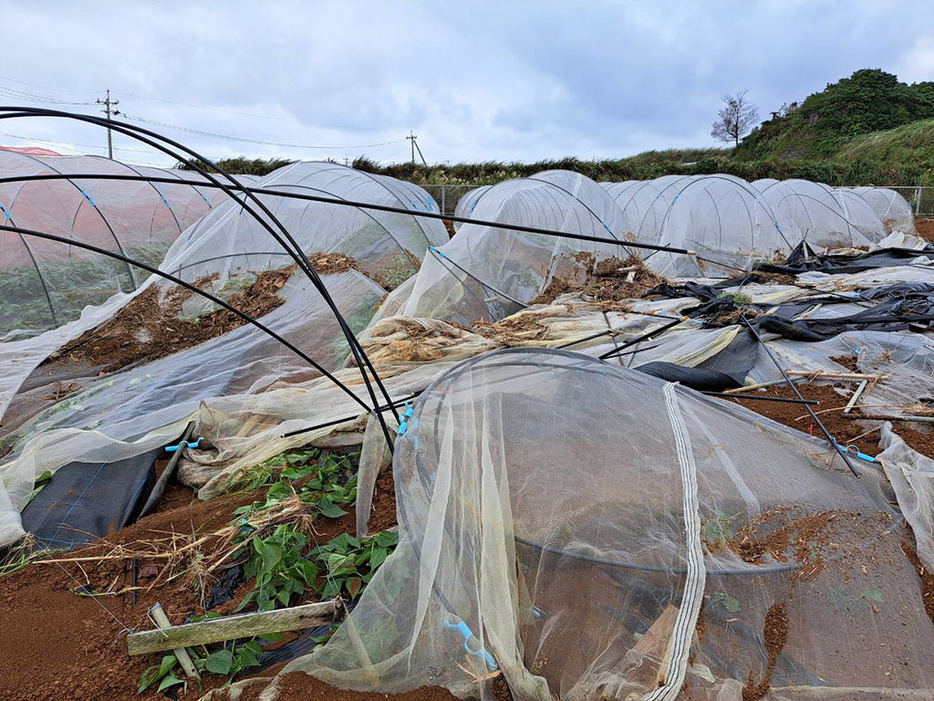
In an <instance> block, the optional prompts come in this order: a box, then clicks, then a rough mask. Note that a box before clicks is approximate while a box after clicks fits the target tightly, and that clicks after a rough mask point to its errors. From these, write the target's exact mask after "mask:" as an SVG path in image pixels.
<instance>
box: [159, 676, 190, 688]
mask: <svg viewBox="0 0 934 701" xmlns="http://www.w3.org/2000/svg"><path fill="white" fill-rule="evenodd" d="M184 683H185V680H184V679H179V678H178V677H176V676H175V675H174V674H170V675H169V676H167V677H166V678H165V679H163V680H162V682H161V683H160V684H159V688H158V689H156V691H165V690H166V689H168V688H169V687H173V686H177V685H178V684H184Z"/></svg>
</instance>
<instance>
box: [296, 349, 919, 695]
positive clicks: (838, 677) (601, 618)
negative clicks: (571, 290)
mask: <svg viewBox="0 0 934 701" xmlns="http://www.w3.org/2000/svg"><path fill="white" fill-rule="evenodd" d="M620 426H623V427H625V429H624V430H620ZM663 427H664V428H663ZM620 455H626V456H628V458H627V462H625V463H623V464H622V465H621V464H620V462H619V456H620ZM581 456H587V460H586V461H582V460H581ZM831 456H832V451H831V450H830V449H829V447H828V446H826V444H823V443H819V442H817V441H816V440H815V439H813V438H811V437H809V436H807V435H806V434H802V433H799V432H797V431H792V430H788V429H787V428H785V427H784V426H780V425H778V424H774V423H773V422H771V421H769V420H767V419H763V417H761V416H760V415H758V414H754V413H752V412H750V411H747V410H745V409H742V408H738V407H736V406H733V405H728V404H724V403H722V402H719V401H716V400H712V399H709V398H705V397H702V396H701V395H699V394H697V393H694V392H692V391H690V390H685V389H683V388H677V387H674V386H673V385H671V384H667V383H664V382H662V381H660V380H657V379H655V378H651V377H647V376H645V375H642V374H640V373H637V372H634V371H629V370H626V369H623V368H618V367H612V366H610V365H608V364H606V363H601V362H600V361H598V360H595V359H593V358H590V357H587V356H583V355H580V354H575V353H569V352H563V351H549V350H544V349H534V350H533V349H509V350H503V351H494V352H492V353H488V354H484V355H482V356H478V357H476V358H474V359H471V360H469V361H466V362H464V363H462V364H459V365H458V366H457V367H455V368H454V369H452V370H449V371H447V372H445V373H444V374H443V375H441V376H440V377H439V378H438V379H437V380H436V381H435V382H434V383H433V384H432V385H431V386H430V387H429V389H428V390H426V391H425V392H424V393H423V394H422V396H421V397H420V398H419V400H418V401H417V403H416V406H415V411H414V415H413V416H412V418H411V419H410V420H409V422H408V430H407V431H405V433H404V434H403V436H402V437H401V438H400V440H399V443H398V446H397V451H396V454H395V459H394V468H393V470H394V477H395V483H396V485H397V487H396V488H397V497H398V500H399V510H400V511H399V513H400V523H401V524H403V525H404V526H405V529H404V531H403V534H402V538H401V542H400V546H399V548H398V549H397V551H396V553H395V554H394V555H393V556H392V557H391V558H390V559H389V560H387V562H386V564H385V565H384V566H383V568H382V569H381V570H380V571H379V572H378V573H377V575H376V576H375V577H374V579H373V580H372V582H371V583H370V585H369V587H368V588H367V590H366V591H365V593H364V595H363V598H362V599H361V601H360V603H359V604H358V606H357V608H356V609H355V610H354V612H353V613H352V614H351V615H350V617H349V619H348V620H347V622H345V624H344V626H342V628H341V629H339V630H338V632H337V633H336V634H335V636H334V638H332V640H331V642H329V643H328V645H326V646H325V647H323V648H321V649H319V650H318V651H317V652H315V653H314V654H312V655H310V656H309V657H307V658H302V659H299V660H297V661H295V662H293V663H291V664H290V665H289V667H287V668H286V670H285V673H288V672H289V671H298V670H300V671H305V672H307V673H309V674H312V675H314V676H317V677H319V678H322V679H324V680H325V681H327V682H329V683H332V684H335V685H337V686H341V687H349V688H354V689H359V690H364V689H373V688H378V689H379V690H380V691H382V692H393V691H402V690H406V689H412V688H415V687H416V686H420V685H423V684H426V683H431V684H439V683H440V684H443V685H445V686H448V687H449V688H450V689H452V690H453V691H455V693H461V694H467V693H473V694H478V693H479V694H480V695H481V698H485V697H486V696H485V695H484V694H486V693H489V691H488V690H487V691H485V692H484V691H481V689H480V687H481V686H482V683H477V682H476V679H482V678H483V677H485V676H487V675H489V673H490V672H491V671H492V669H493V668H492V666H491V662H490V658H489V657H487V655H486V653H489V654H490V655H492V658H493V660H494V661H495V664H496V666H497V667H498V669H500V670H501V671H502V673H503V674H504V675H505V676H506V679H507V681H508V682H509V685H510V688H511V690H512V691H513V694H514V696H516V698H540V699H548V698H552V695H556V696H557V697H558V698H562V699H586V698H594V697H596V696H599V695H600V694H601V693H603V694H605V695H606V696H607V697H620V698H624V697H625V698H628V696H627V694H629V693H640V694H651V693H652V692H653V690H655V695H652V696H649V698H672V699H673V698H682V696H680V695H679V694H680V692H681V690H682V688H683V689H684V691H685V693H686V694H687V698H713V696H708V694H713V695H714V696H716V693H717V692H718V691H720V690H723V689H725V688H727V687H730V686H732V688H733V693H734V694H737V696H736V698H739V695H738V694H739V688H740V687H743V686H744V685H746V686H748V687H749V688H754V687H757V686H758V685H759V684H760V683H763V682H764V683H765V685H766V688H768V687H769V686H771V687H772V688H773V689H775V690H776V693H779V694H781V695H782V696H781V697H782V698H784V693H786V692H787V693H788V694H789V696H788V698H802V699H804V698H817V697H818V696H815V695H812V694H811V693H809V692H808V689H813V693H814V694H818V693H820V690H821V689H825V690H826V691H832V690H833V689H839V690H840V694H842V695H839V696H831V695H828V694H826V693H825V694H824V695H823V696H820V698H850V697H849V696H847V694H848V693H853V694H858V696H859V698H865V699H877V698H879V699H881V698H888V697H889V696H891V695H893V694H894V695H896V696H898V695H899V694H902V696H899V697H903V698H918V699H920V698H925V696H924V695H925V694H929V693H930V692H931V690H932V688H934V667H932V665H931V662H930V660H929V659H928V657H927V656H926V655H925V654H924V652H923V651H924V650H925V649H927V646H929V645H930V644H931V643H934V626H932V623H931V620H930V619H929V618H928V617H927V615H926V613H925V611H924V605H923V602H922V598H921V597H922V593H921V587H920V583H919V582H918V579H917V575H916V573H915V571H914V568H913V566H912V565H911V563H910V562H909V561H908V560H907V558H906V557H905V555H904V553H903V552H902V550H901V547H900V539H901V532H902V524H903V521H902V517H901V515H900V513H899V512H898V510H897V509H895V508H893V507H892V506H891V505H890V498H889V494H890V492H888V491H887V486H886V484H885V476H884V475H883V474H882V472H881V470H880V469H879V468H878V467H875V466H870V465H868V464H865V463H860V464H859V470H860V477H861V479H859V480H856V479H854V478H853V477H852V476H851V475H850V473H849V472H848V471H847V469H846V468H845V467H844V466H843V465H842V462H841V461H840V460H839V459H834V460H833V462H832V463H831V465H830V467H829V469H828V466H827V465H826V464H825V463H824V461H825V460H827V459H829V458H830V457H831ZM556 465H560V466H561V469H555V466H556ZM679 465H680V469H679V468H678V466H679ZM673 467H674V469H672V468H673ZM620 470H622V473H621V472H620ZM692 511H693V513H692ZM795 533H798V534H799V535H795ZM513 541H515V545H513ZM750 541H751V543H752V545H749V543H750ZM756 544H758V545H756ZM808 544H809V545H808ZM757 548H761V549H757ZM695 555H696V556H698V557H699V558H700V559H699V560H697V561H694V562H693V564H692V558H693V557H694V556H695ZM928 555H929V556H930V553H928ZM691 592H694V593H693V594H691ZM867 592H869V593H868V594H867ZM692 597H693V598H692ZM701 608H702V613H701ZM400 611H405V612H411V613H407V614H406V615H400V614H399V612H400ZM778 619H781V620H782V621H783V623H782V625H783V627H784V634H783V636H782V640H781V644H780V646H779V648H778V649H777V650H775V649H774V648H773V647H770V646H771V645H772V641H771V640H770V638H769V636H770V635H772V634H773V633H774V631H771V630H770V626H771V625H772V624H773V623H774V621H775V620H778ZM390 620H392V621H394V623H393V625H391V626H390V625H389V621H390ZM698 620H701V621H703V623H698ZM584 621H586V625H585V624H583V622H584ZM462 624H463V626H462ZM458 626H461V629H459V628H458ZM695 626H697V627H698V631H700V627H701V626H703V630H704V632H703V633H702V634H701V633H700V632H699V635H700V638H699V641H698V642H697V643H696V644H694V645H693V646H692V645H691V644H690V640H691V636H692V635H693V633H694V629H695ZM869 630H871V631H873V632H872V634H871V635H867V631H869ZM679 631H680V632H679ZM354 636H359V639H358V640H357V641H354V640H353V637H354ZM679 636H680V637H681V639H682V641H683V642H684V645H683V646H682V648H681V652H680V653H677V654H681V655H682V656H683V659H681V666H680V667H679V666H678V660H677V659H675V658H674V656H671V655H669V656H666V655H665V649H666V648H667V647H668V645H669V643H670V642H671V641H672V640H674V639H678V638H679ZM465 637H466V638H468V639H466V640H465ZM465 643H466V644H467V651H468V653H469V654H467V655H465V654H464V647H465ZM880 644H881V645H883V647H884V648H885V659H887V660H899V664H897V665H894V666H892V665H882V666H880V665H877V664H874V662H875V660H876V655H877V652H876V650H877V648H878V646H879V645H880ZM360 645H362V646H363V647H362V649H361V647H360ZM362 650H365V653H363V652H362ZM689 654H690V659H691V662H690V664H688V662H687V660H688V656H689ZM361 655H362V656H361ZM451 660H460V665H461V668H460V669H459V668H458V667H457V666H454V665H452V664H451ZM767 661H768V662H769V664H768V665H767V664H766V662H767ZM462 670H463V671H462ZM685 670H690V671H688V673H687V674H686V675H685ZM376 679H378V686H373V684H374V683H375V680H376ZM666 681H668V682H669V683H668V684H667V685H666V684H665V682H666ZM683 684H686V686H682V685H683ZM659 685H662V686H663V688H664V687H666V686H667V687H669V688H668V689H667V690H664V691H659V690H657V687H658V686H659ZM723 693H727V694H728V693H729V692H727V691H724V692H723ZM744 693H745V692H744ZM695 694H696V695H695ZM728 697H729V698H733V696H730V695H728ZM640 698H641V697H640Z"/></svg>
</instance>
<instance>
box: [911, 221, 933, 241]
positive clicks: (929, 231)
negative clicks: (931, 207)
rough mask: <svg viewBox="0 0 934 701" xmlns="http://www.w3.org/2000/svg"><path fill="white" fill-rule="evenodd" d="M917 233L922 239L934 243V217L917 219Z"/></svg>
mask: <svg viewBox="0 0 934 701" xmlns="http://www.w3.org/2000/svg"><path fill="white" fill-rule="evenodd" d="M915 231H917V232H918V236H920V237H921V238H923V239H927V240H928V241H931V242H932V243H934V217H922V218H919V219H915Z"/></svg>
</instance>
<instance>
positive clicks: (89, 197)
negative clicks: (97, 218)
mask: <svg viewBox="0 0 934 701" xmlns="http://www.w3.org/2000/svg"><path fill="white" fill-rule="evenodd" d="M81 194H82V195H84V198H85V199H86V200H87V201H88V202H90V203H91V206H92V207H97V205H96V204H94V199H93V198H92V197H91V196H90V195H89V194H88V193H87V192H86V191H85V190H81Z"/></svg>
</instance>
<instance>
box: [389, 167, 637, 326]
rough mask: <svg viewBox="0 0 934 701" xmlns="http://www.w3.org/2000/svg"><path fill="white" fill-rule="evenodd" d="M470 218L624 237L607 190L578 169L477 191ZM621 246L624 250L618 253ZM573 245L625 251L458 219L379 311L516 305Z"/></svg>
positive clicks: (434, 314) (465, 311)
mask: <svg viewBox="0 0 934 701" xmlns="http://www.w3.org/2000/svg"><path fill="white" fill-rule="evenodd" d="M472 218H473V219H477V220H481V221H494V222H503V223H504V224H514V225H522V226H530V227H538V228H542V229H547V230H551V231H555V232H558V233H562V232H567V233H572V234H584V235H590V236H594V237H600V238H601V239H603V240H606V239H617V240H620V241H622V240H623V239H622V237H621V236H618V235H617V233H616V231H617V229H618V228H619V226H620V225H621V218H620V213H619V210H618V208H617V207H615V206H614V203H613V200H612V198H611V197H609V195H608V194H607V193H606V192H605V191H604V190H603V189H602V188H600V187H599V186H598V185H597V184H596V183H594V182H593V181H592V180H590V179H589V178H586V177H585V176H583V175H580V174H577V173H570V172H563V171H546V172H544V173H539V174H536V175H535V176H532V177H530V178H522V179H518V180H510V181H505V182H503V183H499V184H497V185H494V186H492V187H491V188H490V189H489V190H487V191H485V192H484V193H482V196H481V197H479V198H478V199H477V201H476V203H475V207H474V209H473V213H472ZM621 251H622V254H621ZM579 253H584V254H592V255H593V256H594V257H595V259H604V258H609V257H612V256H614V255H622V256H623V257H625V256H627V255H629V252H628V249H627V248H626V247H625V246H615V245H612V244H607V243H593V242H581V241H570V240H568V239H563V238H557V237H554V236H548V235H545V234H533V233H526V232H515V231H509V230H506V229H501V228H498V227H495V226H486V225H477V224H464V225H463V226H461V228H460V229H458V233H457V236H455V237H454V238H453V239H452V240H451V241H450V242H448V243H446V244H445V245H444V246H441V247H438V248H432V249H430V255H429V256H428V257H427V259H426V262H425V264H424V265H423V266H422V269H421V270H420V271H419V273H418V275H417V276H416V277H415V278H414V280H410V281H409V282H407V283H406V284H405V285H404V286H402V287H400V288H399V289H398V290H397V291H395V292H394V293H393V294H391V295H390V297H389V298H388V299H387V300H386V303H385V305H384V309H383V313H382V317H383V318H385V317H386V316H387V315H389V314H400V313H401V314H404V315H405V316H414V317H420V316H423V317H431V318H440V319H452V320H455V321H458V322H459V323H464V324H467V325H471V324H473V323H475V322H476V321H478V320H481V319H487V320H490V319H492V320H497V319H500V318H503V317H504V316H507V315H508V314H510V313H512V312H514V311H516V310H518V309H521V308H522V307H523V306H524V305H525V304H527V303H528V302H529V301H530V300H531V299H533V298H534V297H535V296H536V295H538V294H539V293H540V292H541V290H542V289H543V287H544V286H545V285H546V284H547V282H548V280H549V279H550V278H551V277H553V276H554V275H558V274H564V273H565V272H566V271H565V270H564V268H565V267H568V266H570V267H573V266H574V262H573V258H574V256H576V255H577V254H579Z"/></svg>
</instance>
